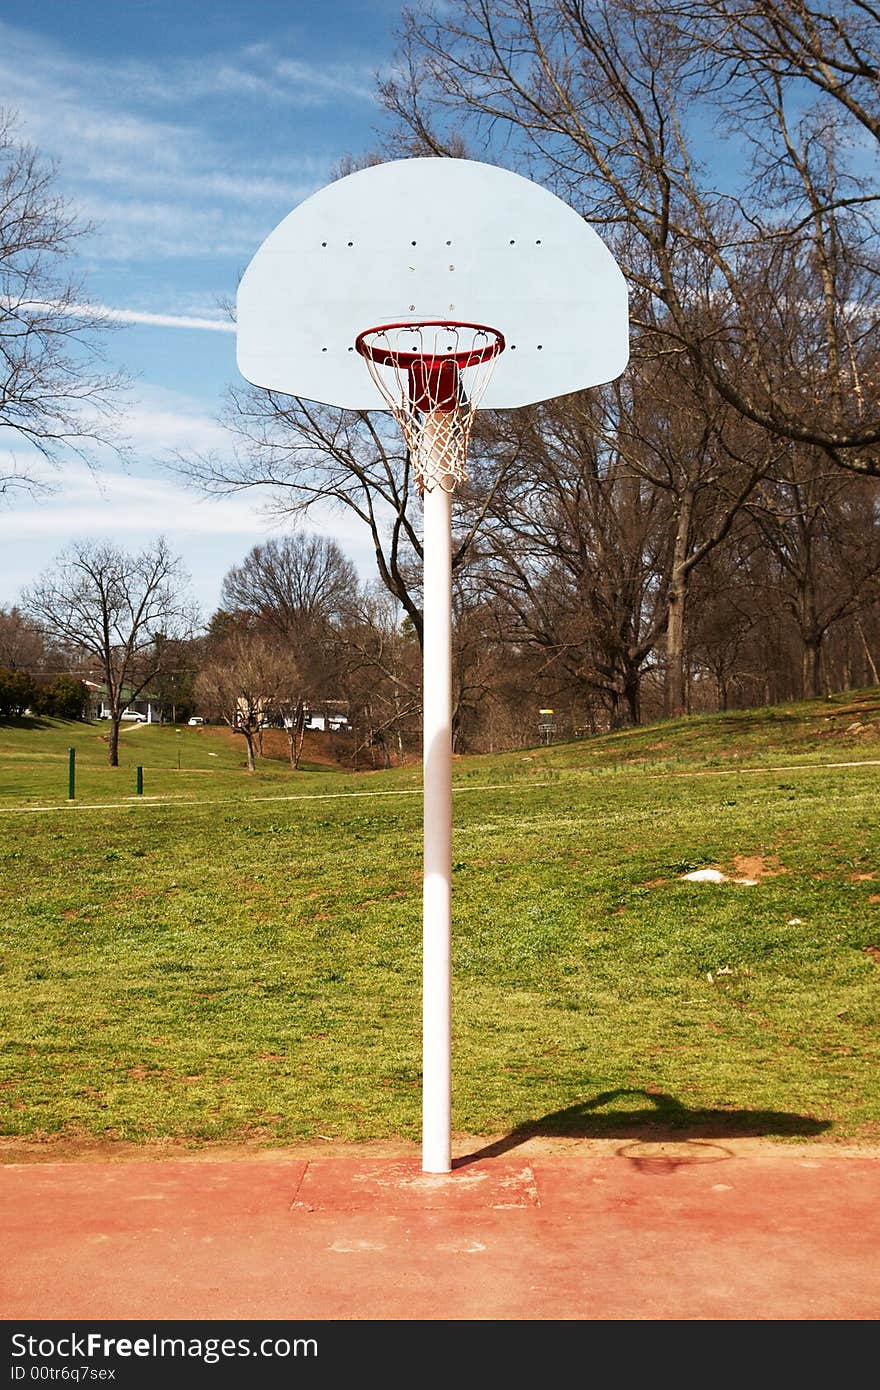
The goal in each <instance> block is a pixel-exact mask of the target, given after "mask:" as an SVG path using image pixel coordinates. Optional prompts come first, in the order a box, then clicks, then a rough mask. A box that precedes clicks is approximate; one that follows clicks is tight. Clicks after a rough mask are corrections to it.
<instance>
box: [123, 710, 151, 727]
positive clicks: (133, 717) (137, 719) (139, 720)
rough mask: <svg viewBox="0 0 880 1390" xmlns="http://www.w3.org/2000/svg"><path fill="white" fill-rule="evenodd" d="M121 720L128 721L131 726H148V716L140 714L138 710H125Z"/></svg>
mask: <svg viewBox="0 0 880 1390" xmlns="http://www.w3.org/2000/svg"><path fill="white" fill-rule="evenodd" d="M120 718H121V719H124V720H126V721H127V723H129V724H146V722H147V716H146V715H145V714H138V712H137V710H136V709H124V710H123V711H122V714H121V715H120Z"/></svg>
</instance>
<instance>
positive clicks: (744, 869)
mask: <svg viewBox="0 0 880 1390" xmlns="http://www.w3.org/2000/svg"><path fill="white" fill-rule="evenodd" d="M733 863H734V867H735V869H736V871H737V873H738V874H742V875H743V877H745V878H756V879H762V878H778V877H779V875H780V874H787V873H788V869H786V868H784V867H783V865H782V864H780V862H779V860H778V859H777V857H776V855H775V854H770V855H766V854H735V855H734V856H733Z"/></svg>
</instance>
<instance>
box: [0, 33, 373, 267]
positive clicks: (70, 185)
mask: <svg viewBox="0 0 880 1390" xmlns="http://www.w3.org/2000/svg"><path fill="white" fill-rule="evenodd" d="M366 75H367V67H366V65H365V64H364V65H359V64H355V65H354V66H353V67H345V66H338V65H337V66H336V67H333V66H330V67H325V66H323V65H322V66H315V65H310V64H308V63H303V62H301V61H295V62H292V61H289V60H287V59H283V58H277V57H275V56H273V55H272V54H271V52H265V53H263V52H260V53H256V54H250V53H248V52H244V51H243V52H241V53H239V54H235V55H222V54H218V55H208V56H207V57H206V58H204V59H201V60H199V61H197V62H196V61H183V60H177V61H174V62H171V63H166V64H163V65H162V66H161V67H160V66H158V65H157V66H155V67H151V66H149V65H147V64H144V63H136V62H120V63H115V64H112V65H111V64H102V63H101V61H100V60H98V59H95V60H93V61H92V62H90V63H89V65H88V66H87V67H84V66H83V65H82V63H81V62H80V61H79V59H78V58H75V57H74V56H73V55H68V54H67V53H66V52H65V51H64V50H63V49H61V48H60V47H59V46H58V45H56V44H53V43H51V42H49V41H48V40H46V39H44V38H42V37H40V36H38V35H36V34H33V33H31V32H29V31H27V30H26V29H23V28H17V27H15V26H13V25H10V24H8V23H3V22H2V21H0V92H2V104H3V105H4V106H6V107H9V108H11V109H13V110H15V111H17V112H18V115H19V119H20V126H21V130H20V133H21V135H22V136H23V137H24V138H26V139H28V140H30V141H32V142H33V143H34V144H36V145H37V146H38V148H40V150H41V151H42V152H43V153H44V154H45V155H46V156H48V157H51V158H56V159H58V160H60V168H59V177H60V179H61V181H62V186H63V187H64V188H65V189H67V190H68V191H71V192H72V193H73V194H74V196H75V199H76V204H77V207H78V209H80V210H81V212H82V214H83V215H84V216H85V217H87V218H88V219H90V220H91V221H93V222H94V223H96V224H97V225H98V228H99V230H100V239H99V243H98V244H99V249H100V254H101V256H102V257H103V258H104V259H116V260H127V259H139V260H144V259H146V258H148V257H149V256H157V257H164V258H171V257H177V256H181V255H199V256H210V255H216V256H222V255H242V254H244V253H246V252H250V251H252V250H253V249H254V248H255V246H256V245H258V244H259V242H260V241H261V240H262V239H263V236H264V235H265V233H266V229H267V227H270V226H272V225H274V221H275V220H278V218H279V217H280V216H282V215H283V214H284V213H286V212H288V211H289V210H290V208H291V207H293V206H294V205H295V204H296V203H298V202H300V201H301V200H302V199H303V198H304V197H307V196H308V195H309V194H310V193H312V192H314V191H315V190H316V189H317V188H318V187H320V186H321V184H323V183H324V182H325V181H326V178H327V173H328V160H327V158H326V157H322V156H320V155H319V154H318V155H316V154H314V153H311V152H310V151H308V150H304V149H302V148H299V147H294V146H293V145H292V143H290V142H289V143H284V142H279V143H278V145H277V149H278V150H279V151H280V153H276V154H274V155H273V154H272V153H271V151H270V150H266V151H264V152H263V153H262V154H261V158H260V161H259V166H258V168H255V165H254V161H253V157H252V154H251V151H250V149H249V147H248V145H249V141H248V139H246V138H244V131H245V130H246V128H247V115H246V113H242V114H243V115H244V116H245V120H244V130H243V131H242V139H241V140H240V141H237V140H236V138H235V132H236V127H235V125H234V124H233V126H232V131H233V138H232V139H230V138H228V136H227V130H228V119H229V111H228V101H229V96H230V94H231V92H232V91H233V90H234V91H235V92H236V93H237V94H238V95H243V94H244V93H246V92H247V91H248V90H250V91H251V94H252V95H253V97H254V98H255V99H258V100H259V102H260V103H261V108H258V109H262V108H264V107H265V105H266V103H267V102H269V103H275V104H278V103H283V104H286V105H288V106H296V105H311V104H314V103H316V102H319V103H322V104H323V103H325V102H330V101H335V102H339V101H340V100H342V99H343V98H344V99H351V100H354V101H364V100H366V99H367V97H368V96H371V93H370V92H369V90H368V87H367V86H366V85H365V83H366ZM210 98H216V108H217V109H215V110H213V117H214V118H215V121H216V124H213V125H212V109H213V108H212V107H211V102H210V100H209V99H210ZM169 112H173V115H174V117H176V118H171V119H169ZM264 114H265V113H264Z"/></svg>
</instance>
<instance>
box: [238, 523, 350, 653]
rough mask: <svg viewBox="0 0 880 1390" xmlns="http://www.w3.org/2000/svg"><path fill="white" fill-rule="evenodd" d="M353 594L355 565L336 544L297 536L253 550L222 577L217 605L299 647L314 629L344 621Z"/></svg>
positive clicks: (285, 537) (271, 542)
mask: <svg viewBox="0 0 880 1390" xmlns="http://www.w3.org/2000/svg"><path fill="white" fill-rule="evenodd" d="M357 591H358V582H357V573H356V571H355V568H354V565H353V564H352V563H351V561H350V560H347V559H346V557H345V556H344V555H343V553H342V551H341V550H340V548H339V546H338V545H337V544H336V542H335V541H332V540H329V539H327V538H326V537H324V536H314V535H304V534H302V533H296V534H294V535H292V536H284V537H283V538H282V539H280V540H270V541H267V542H266V543H265V544H263V545H255V546H254V547H253V549H252V550H251V551H250V552H249V553H248V554H247V555H246V556H245V558H244V560H243V561H242V562H241V564H240V565H234V566H233V567H232V569H231V570H230V571H229V573H228V574H227V575H226V577H225V579H224V580H223V587H222V590H221V596H220V601H221V603H222V604H223V606H224V608H226V609H228V610H230V611H232V612H236V611H237V612H245V613H249V614H251V615H252V616H253V617H255V618H259V619H261V620H262V621H263V622H264V623H265V624H266V625H267V626H269V627H271V628H272V629H274V630H275V631H276V632H277V633H278V634H279V636H281V637H283V638H285V639H286V640H287V641H289V642H298V641H299V640H300V639H301V638H303V637H304V638H305V640H306V641H307V640H308V638H309V637H310V635H311V634H312V632H314V631H315V629H316V628H317V627H319V626H324V625H327V624H330V623H334V622H339V621H340V620H341V619H343V618H344V617H345V616H346V615H347V614H348V613H349V612H350V611H351V609H352V608H353V606H354V604H355V601H356V599H357Z"/></svg>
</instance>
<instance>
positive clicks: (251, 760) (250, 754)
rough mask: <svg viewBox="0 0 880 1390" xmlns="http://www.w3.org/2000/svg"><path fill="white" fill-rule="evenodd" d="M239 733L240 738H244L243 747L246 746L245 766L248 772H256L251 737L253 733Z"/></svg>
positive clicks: (244, 730)
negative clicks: (240, 734)
mask: <svg viewBox="0 0 880 1390" xmlns="http://www.w3.org/2000/svg"><path fill="white" fill-rule="evenodd" d="M241 733H242V736H243V738H244V741H245V745H246V747H247V765H248V772H255V771H256V763H255V762H254V736H253V733H252V732H251V730H250V729H242V731H241Z"/></svg>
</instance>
